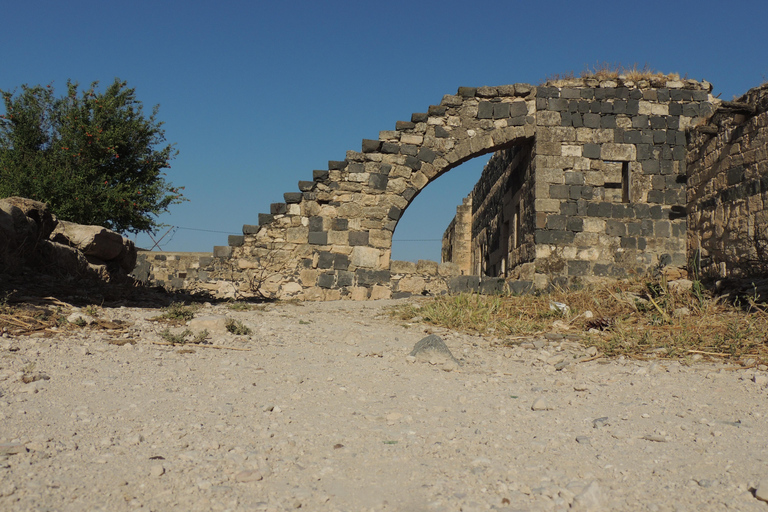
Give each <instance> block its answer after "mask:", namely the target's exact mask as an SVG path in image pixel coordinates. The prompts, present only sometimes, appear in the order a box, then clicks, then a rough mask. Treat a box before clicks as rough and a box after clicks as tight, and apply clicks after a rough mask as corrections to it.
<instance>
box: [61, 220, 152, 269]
mask: <svg viewBox="0 0 768 512" xmlns="http://www.w3.org/2000/svg"><path fill="white" fill-rule="evenodd" d="M50 238H51V240H52V241H54V242H58V243H60V244H63V245H68V246H70V247H74V248H76V249H78V250H80V251H81V252H82V253H83V255H85V257H86V258H87V259H88V261H89V262H90V263H91V264H94V265H104V264H114V265H117V266H119V267H120V268H121V269H122V270H124V271H125V272H130V271H131V270H133V267H135V266H136V257H137V251H136V246H135V244H134V243H133V241H132V240H129V239H127V238H123V237H122V236H120V234H118V233H115V232H114V231H110V230H109V229H107V228H104V227H101V226H84V225H82V224H75V223H74V222H66V221H59V224H58V225H57V226H56V229H54V230H53V233H52V234H51V237H50Z"/></svg>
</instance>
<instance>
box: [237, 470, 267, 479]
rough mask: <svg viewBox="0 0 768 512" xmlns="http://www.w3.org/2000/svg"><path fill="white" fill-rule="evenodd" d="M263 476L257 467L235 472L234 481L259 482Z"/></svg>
mask: <svg viewBox="0 0 768 512" xmlns="http://www.w3.org/2000/svg"><path fill="white" fill-rule="evenodd" d="M263 479H264V476H263V475H262V474H261V472H260V471H259V470H258V469H246V470H244V471H240V472H239V473H237V474H235V482H259V481H261V480H263Z"/></svg>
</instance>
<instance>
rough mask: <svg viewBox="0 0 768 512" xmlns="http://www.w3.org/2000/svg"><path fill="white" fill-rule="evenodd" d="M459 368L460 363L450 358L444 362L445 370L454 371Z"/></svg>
mask: <svg viewBox="0 0 768 512" xmlns="http://www.w3.org/2000/svg"><path fill="white" fill-rule="evenodd" d="M458 369H459V364H458V363H457V362H456V361H453V360H448V361H446V362H445V364H443V371H444V372H452V371H455V370H458Z"/></svg>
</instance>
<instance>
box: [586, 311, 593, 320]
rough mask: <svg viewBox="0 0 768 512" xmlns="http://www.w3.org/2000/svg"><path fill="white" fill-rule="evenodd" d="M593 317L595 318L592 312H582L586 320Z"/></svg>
mask: <svg viewBox="0 0 768 512" xmlns="http://www.w3.org/2000/svg"><path fill="white" fill-rule="evenodd" d="M594 316H595V314H594V313H593V312H591V311H590V310H586V311H585V312H584V318H586V319H590V318H593V317H594Z"/></svg>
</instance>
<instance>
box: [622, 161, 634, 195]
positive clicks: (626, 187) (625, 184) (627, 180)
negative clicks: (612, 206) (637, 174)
mask: <svg viewBox="0 0 768 512" xmlns="http://www.w3.org/2000/svg"><path fill="white" fill-rule="evenodd" d="M631 184H632V176H631V175H630V173H629V162H622V163H621V202H622V203H628V202H630V197H631V192H632V191H631Z"/></svg>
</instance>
